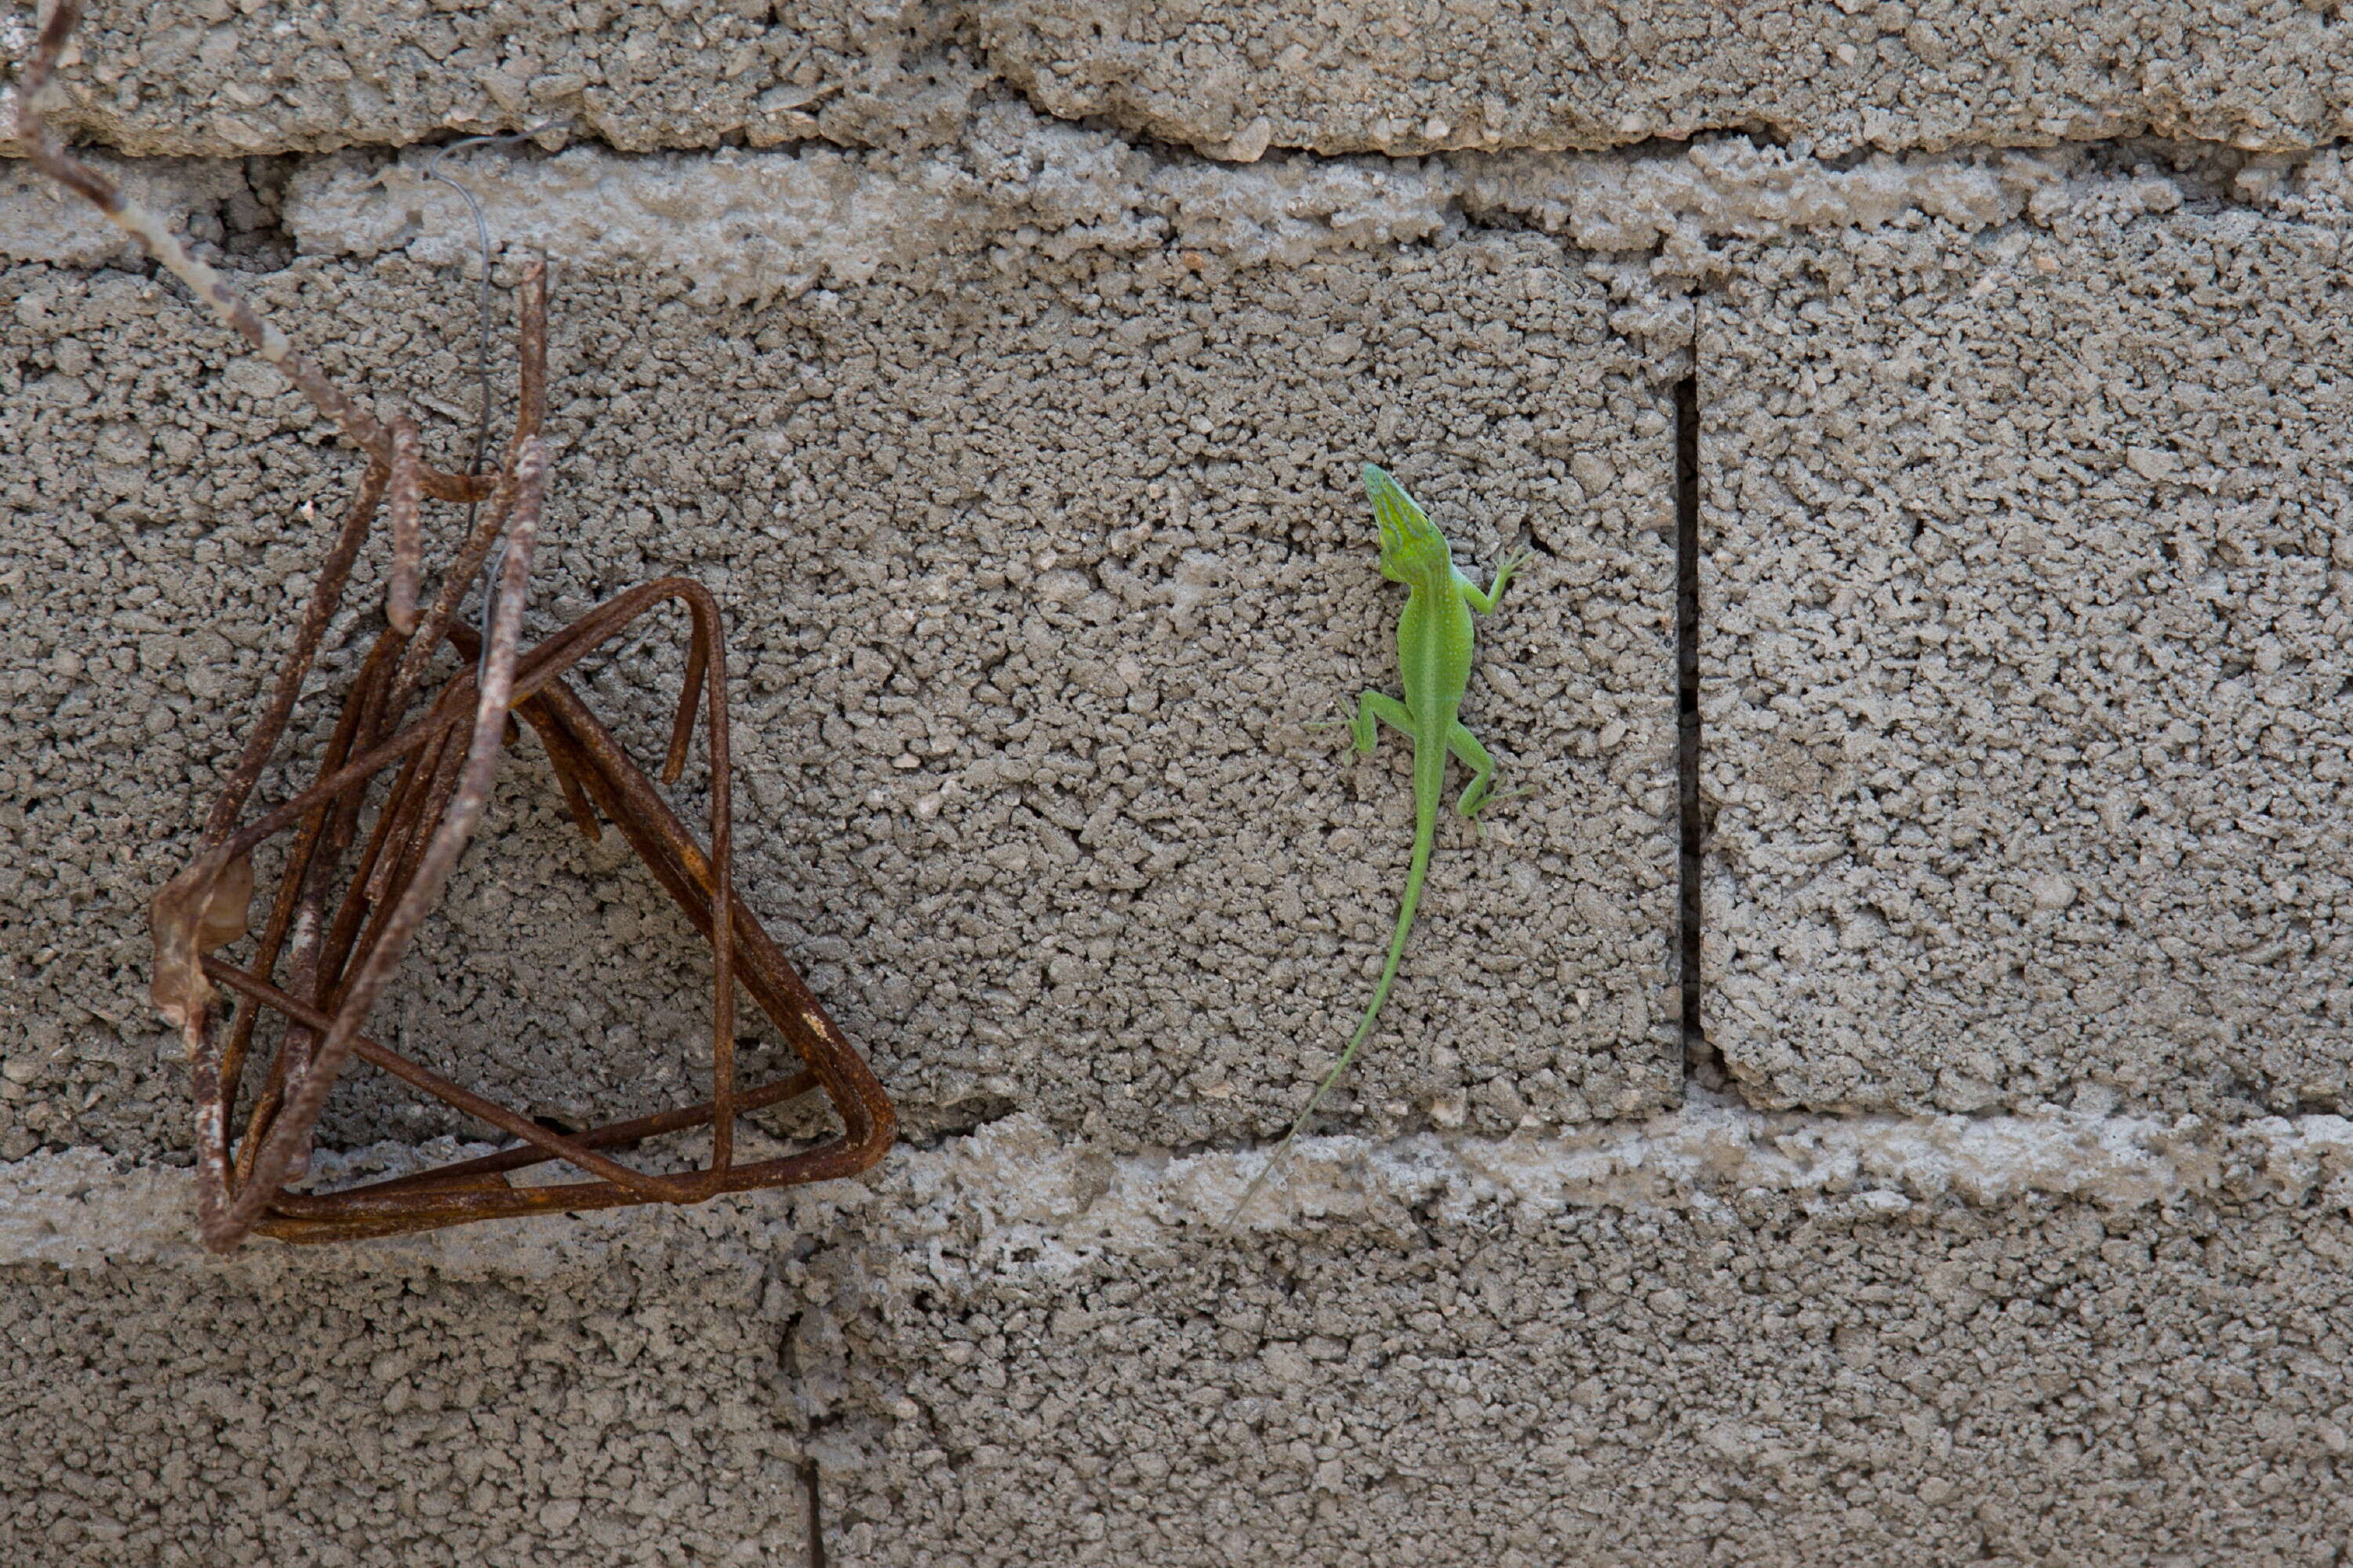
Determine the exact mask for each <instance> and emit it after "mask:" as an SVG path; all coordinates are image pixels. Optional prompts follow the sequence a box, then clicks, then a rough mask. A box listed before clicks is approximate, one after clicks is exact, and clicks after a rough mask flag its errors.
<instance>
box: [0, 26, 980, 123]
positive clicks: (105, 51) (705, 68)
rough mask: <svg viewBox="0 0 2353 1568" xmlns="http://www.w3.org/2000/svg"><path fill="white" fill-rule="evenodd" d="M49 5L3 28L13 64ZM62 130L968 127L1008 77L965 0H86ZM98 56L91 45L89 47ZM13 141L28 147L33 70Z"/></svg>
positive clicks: (62, 75)
mask: <svg viewBox="0 0 2353 1568" xmlns="http://www.w3.org/2000/svg"><path fill="white" fill-rule="evenodd" d="M31 22H32V16H31V15H30V14H29V8H25V9H19V10H17V11H16V12H15V13H13V14H12V16H11V17H10V19H9V21H8V23H7V31H6V32H5V34H0V43H5V48H6V49H7V52H8V55H9V58H11V59H12V60H14V59H15V58H18V57H19V56H20V55H21V54H22V53H23V52H24V50H25V48H26V46H27V45H28V44H29V42H30V40H31V37H32V28H31ZM72 48H73V51H74V53H73V54H69V59H68V62H67V64H66V66H65V68H64V69H62V70H61V71H60V72H59V73H58V80H59V81H60V83H61V84H62V85H63V87H64V89H65V92H66V95H67V96H66V102H65V104H64V105H63V106H61V107H60V109H59V110H58V111H57V120H58V123H59V125H60V127H61V128H63V129H65V130H67V131H68V132H71V133H73V134H74V135H75V136H76V137H77V138H78V139H79V140H83V141H92V142H99V143H104V144H106V145H108V146H111V147H113V148H115V149H117V150H119V151H121V152H124V153H130V154H142V155H149V156H152V155H154V154H199V155H204V156H209V157H228V158H237V157H246V156H250V155H252V154H271V153H309V152H323V151H331V150H332V149H335V148H339V147H358V146H368V145H371V144H381V145H389V146H402V145H406V143H412V142H418V141H424V140H427V139H438V138H439V137H441V136H443V135H445V134H446V133H447V132H449V131H451V130H453V129H454V130H456V131H458V132H460V133H462V134H472V133H480V132H508V131H522V130H537V129H538V128H540V127H542V126H553V127H554V128H555V133H554V135H553V136H551V137H550V138H549V141H550V143H551V144H560V143H563V142H565V141H590V142H598V143H605V144H607V145H608V146H612V147H617V148H621V149H623V150H626V151H629V152H645V151H649V150H652V149H655V148H661V147H715V146H718V145H720V144H721V143H727V142H733V143H736V144H738V145H741V144H744V143H749V144H750V145H752V146H755V147H764V146H769V145H773V144H774V143H778V142H795V141H800V140H804V139H807V138H813V137H823V138H825V139H827V140H829V141H834V142H839V143H846V144H848V145H851V146H881V145H903V144H910V143H912V144H916V145H923V144H929V143H935V142H944V141H950V140H953V139H954V138H955V135H956V134H957V132H959V131H960V130H961V129H962V127H963V125H964V122H965V116H966V115H967V114H968V113H969V112H970V111H971V109H972V107H973V104H974V101H975V99H976V95H977V94H978V92H979V90H980V89H982V88H983V87H984V86H985V85H986V83H987V79H988V76H989V73H988V72H987V70H986V69H983V68H982V67H981V66H980V65H979V64H978V63H977V62H976V58H975V51H974V50H973V48H971V45H970V42H969V39H968V36H967V29H966V28H965V26H964V25H963V24H962V22H961V18H960V17H959V16H958V14H957V13H956V12H955V10H954V9H953V8H951V7H947V6H935V5H907V6H896V7H879V8H878V7H875V6H871V5H854V4H849V3H847V0H807V3H804V4H797V5H789V6H784V7H769V6H744V5H719V6H694V7H691V9H681V8H680V7H678V6H677V5H668V6H664V5H656V4H652V3H650V0H649V3H648V4H642V5H639V4H633V3H631V0H586V4H576V5H512V6H501V7H495V8H491V7H476V8H463V9H454V10H452V9H441V8H424V9H417V8H413V7H405V6H395V5H356V6H355V5H343V4H340V3H338V0H294V3H293V4H290V5H270V6H269V7H268V8H267V9H253V8H247V7H243V6H239V7H237V8H235V9H232V8H231V7H229V6H228V5H225V4H214V5H190V4H174V5H165V6H142V5H124V4H121V3H120V0H96V3H94V4H92V5H89V6H87V7H86V8H85V15H84V16H83V19H82V23H81V26H80V27H79V29H78V30H77V32H76V33H75V35H74V42H73V46H72ZM76 56H78V58H75V57H76ZM0 125H5V132H0V156H15V155H17V154H18V153H19V151H20V150H19V148H18V147H17V145H16V140H15V137H16V98H15V95H14V89H13V84H12V86H11V87H10V88H8V89H5V90H0Z"/></svg>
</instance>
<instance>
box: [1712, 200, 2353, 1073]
mask: <svg viewBox="0 0 2353 1568" xmlns="http://www.w3.org/2000/svg"><path fill="white" fill-rule="evenodd" d="M2141 186H2142V188H2141V189H2140V190H2139V191H2138V193H2137V194H2136V193H2135V192H2134V191H2133V190H2132V188H2131V187H2129V186H2126V187H2118V188H2117V189H2116V191H2115V192H2114V195H2113V196H2112V199H2111V203H2110V204H2108V205H2103V204H2102V203H2099V202H2094V201H2084V202H2081V203H2078V204H2077V205H2075V206H2073V207H2067V208H2065V209H2063V210H2061V211H2055V212H2054V213H2053V214H2052V215H2051V217H2049V227H2048V228H2039V227H2035V226H2023V227H2012V228H2003V229H1999V230H1988V231H1984V232H1980V233H1978V234H1975V235H1972V234H1970V233H1968V232H1965V231H1963V230H1962V229H1960V228H1957V227H1955V226H1953V225H1950V224H1947V223H1945V222H1943V221H1939V220H1934V219H1926V218H1917V219H1914V220H1911V221H1909V222H1905V223H1898V224H1896V225H1894V226H1893V227H1892V228H1891V230H1890V231H1888V232H1885V233H1883V234H1879V235H1870V236H1866V235H1862V234H1855V235H1852V236H1849V237H1847V238H1843V239H1841V240H1836V241H1829V242H1813V243H1800V244H1791V245H1788V246H1784V247H1776V248H1773V249H1762V248H1758V249H1742V250H1739V251H1738V252H1737V253H1736V255H1735V256H1734V257H1733V259H1732V260H1731V263H1730V281H1729V283H1728V284H1727V287H1726V288H1725V292H1724V294H1723V295H1722V297H1721V299H1720V300H1715V301H1711V302H1708V303H1707V304H1706V305H1705V307H1704V310H1703V313H1702V322H1703V325H1702V329H1701V344H1700V350H1699V355H1700V363H1701V366H1702V387H1703V393H1702V396H1703V405H1704V436H1703V440H1702V451H1701V458H1702V464H1703V480H1702V482H1703V487H1704V500H1703V505H1704V516H1703V520H1702V526H1703V530H1704V541H1703V544H1704V548H1703V556H1702V566H1701V589H1700V591H1701V599H1702V602H1703V604H1704V607H1705V609H1704V625H1705V632H1704V648H1703V652H1702V657H1701V668H1702V676H1701V679H1702V708H1703V719H1704V726H1705V739H1704V746H1703V752H1704V769H1705V773H1704V790H1705V793H1706V796H1707V800H1708V808H1709V810H1710V811H1711V813H1712V818H1713V827H1712V835H1713V836H1712V850H1711V853H1710V859H1709V863H1708V880H1707V888H1706V895H1707V915H1706V923H1707V930H1708V939H1707V943H1706V947H1705V957H1706V964H1707V1003H1706V1022H1707V1028H1708V1032H1709V1035H1710V1038H1711V1040H1712V1041H1713V1042H1714V1044H1715V1048H1716V1049H1717V1051H1718V1052H1720V1053H1721V1054H1722V1055H1723V1056H1724V1058H1725V1061H1726V1062H1727V1063H1728V1064H1729V1065H1730V1066H1731V1067H1732V1069H1733V1070H1734V1072H1735V1073H1736V1075H1738V1077H1739V1078H1740V1080H1741V1082H1742V1084H1743V1086H1744V1087H1746V1090H1747V1091H1748V1092H1750V1093H1752V1094H1754V1095H1756V1096H1757V1097H1759V1099H1760V1100H1761V1101H1763V1102H1764V1103H1767V1104H1772V1105H1782V1106H1788V1105H1802V1106H1809V1107H1816V1108H1820V1109H1834V1108H1852V1107H1905V1108H1926V1107H1942V1108H1945V1109H1948V1110H1978V1109H1983V1108H1985V1107H1992V1106H2005V1105H2009V1106H2015V1105H2022V1104H2028V1103H2031V1102H2032V1101H2034V1100H2037V1099H2055V1100H2059V1101H2061V1102H2062V1103H2065V1102H2067V1101H2068V1099H2069V1097H2073V1096H2087V1097H2091V1100H2092V1102H2093V1103H2094V1104H2103V1105H2113V1104H2116V1103H2117V1101H2118V1100H2119V1098H2121V1099H2122V1100H2123V1101H2124V1102H2126V1103H2127V1104H2129V1105H2132V1106H2139V1107H2160V1108H2164V1109H2167V1110H2171V1111H2196V1112H2200V1113H2201V1114H2210V1115H2211V1114H2216V1113H2221V1114H2244V1113H2245V1112H2247V1111H2250V1110H2253V1111H2255V1112H2257V1113H2260V1112H2261V1111H2262V1110H2264V1109H2272V1110H2290V1109H2294V1108H2295V1107H2299V1106H2303V1107H2308V1108H2317V1107H2327V1108H2332V1109H2333V1108H2337V1107H2341V1106H2343V1105H2344V1104H2345V1103H2346V1102H2347V1098H2348V1083H2347V1068H2348V1061H2353V990H2348V986H2347V973H2348V969H2347V960H2348V955H2353V924H2348V922H2353V845H2348V836H2347V815H2346V808H2345V794H2344V791H2345V783H2346V779H2347V776H2348V759H2347V752H2348V746H2353V658H2348V639H2353V486H2348V481H2347V478H2346V475H2345V472H2344V466H2343V462H2342V455H2343V441H2344V431H2345V429H2346V425H2347V420H2348V416H2353V387H2348V381H2347V379H2346V369H2345V367H2346V365H2347V364H2348V350H2353V302H2348V295H2347V293H2346V291H2345V289H2344V287H2343V256H2344V245H2345V235H2346V232H2347V228H2346V225H2345V224H2344V222H2343V221H2342V209H2341V206H2336V205H2333V204H2334V203H2335V202H2336V201H2337V197H2336V196H2333V195H2332V194H2331V192H2330V191H2329V190H2328V189H2325V188H2316V191H2315V192H2314V193H2313V194H2312V195H2311V196H2309V197H2308V199H2306V198H2299V199H2300V200H2304V201H2305V207H2306V209H2307V216H2306V217H2290V216H2286V215H2285V214H2284V212H2275V211H2267V210H2263V209H2262V208H2253V209H2250V208H2227V207H2214V206H2211V205H2209V204H2206V203H2202V202H2190V203H2187V204H2184V203H2182V202H2181V200H2180V194H2179V190H2178V189H2177V188H2176V187H2175V186H2174V185H2172V183H2171V182H2170V181H2169V180H2168V179H2167V178H2166V177H2165V176H2164V175H2163V173H2162V171H2161V170H2160V171H2153V172H2151V173H2150V174H2149V175H2147V178H2146V179H2145V180H2144V181H2143V182H2141ZM2117 201H2121V202H2122V203H2123V207H2122V210H2118V207H2116V205H2114V204H2115V203H2116V202H2117ZM2151 208H2153V209H2155V210H2153V211H2152V210H2147V209H2151ZM2311 214H2320V215H2321V216H2319V217H2314V216H2310V215H2311Z"/></svg>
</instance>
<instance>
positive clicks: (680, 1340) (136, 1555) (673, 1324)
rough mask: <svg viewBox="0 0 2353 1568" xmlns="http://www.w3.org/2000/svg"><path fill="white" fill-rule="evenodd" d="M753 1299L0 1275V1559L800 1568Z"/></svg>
mask: <svg viewBox="0 0 2353 1568" xmlns="http://www.w3.org/2000/svg"><path fill="white" fill-rule="evenodd" d="M761 1288H762V1287H761V1282H760V1279H759V1277H758V1276H756V1275H752V1276H745V1275H744V1274H742V1273H741V1272H738V1273H737V1274H735V1275H734V1276H733V1277H716V1276H714V1277H707V1278H704V1279H702V1280H699V1281H698V1280H695V1279H694V1278H693V1277H692V1275H691V1269H690V1270H670V1271H665V1272H661V1273H658V1274H656V1275H654V1276H652V1277H650V1278H648V1277H638V1276H636V1275H634V1274H632V1273H629V1272H628V1271H624V1272H622V1273H620V1274H619V1275H615V1274H612V1273H607V1272H602V1271H596V1270H591V1269H575V1270H574V1271H573V1272H572V1273H571V1274H570V1276H569V1277H554V1278H552V1279H542V1280H531V1279H518V1278H514V1277H473V1278H468V1277H462V1275H461V1273H460V1272H459V1271H454V1270H449V1269H447V1268H442V1267H437V1268H434V1269H432V1270H429V1271H428V1270H416V1271H411V1272H407V1273H405V1274H404V1272H403V1271H401V1270H399V1269H398V1268H397V1267H394V1268H387V1269H385V1270H384V1271H382V1272H371V1271H367V1270H364V1269H363V1270H360V1271H354V1270H353V1268H352V1267H351V1266H350V1264H349V1262H348V1261H347V1260H343V1259H338V1260H336V1262H335V1263H334V1264H333V1265H332V1266H329V1267H327V1268H325V1269H323V1270H322V1269H319V1268H318V1267H317V1266H316V1263H315V1261H314V1262H313V1264H312V1266H311V1268H309V1269H302V1268H294V1267H288V1266H284V1265H283V1262H282V1260H278V1259H270V1260H268V1261H262V1262H259V1263H256V1264H253V1265H246V1266H237V1265H232V1266H218V1265H214V1266H206V1265H191V1266H185V1267H181V1268H166V1269H158V1268H154V1267H137V1266H121V1265H116V1266H108V1267H101V1268H98V1269H90V1270H76V1271H71V1272H69V1271H66V1270H61V1269H58V1268H55V1267H53V1266H42V1265H34V1264H22V1265H16V1266H8V1267H5V1268H0V1367H5V1379H0V1386H4V1387H5V1390H6V1393H5V1394H0V1422H5V1424H6V1425H7V1428H8V1430H9V1432H10V1433H11V1440H10V1446H9V1447H10V1454H9V1458H10V1465H9V1469H10V1474H9V1476H8V1478H7V1479H6V1480H5V1481H0V1562H5V1563H11V1564H26V1565H27V1568H29V1565H31V1564H36V1563H60V1564H62V1563H92V1564H114V1563H174V1564H198V1563H318V1564H321V1565H322V1568H355V1565H357V1564H362V1563H371V1564H386V1565H397V1568H411V1565H413V1564H421V1563H447V1564H452V1565H455V1564H462V1563H532V1564H542V1563H543V1564H557V1563H586V1562H595V1563H624V1562H628V1563H798V1562H801V1561H804V1560H806V1558H807V1551H808V1547H807V1542H808V1518H809V1513H808V1493H807V1489H806V1487H805V1485H804V1483H803V1477H804V1474H805V1472H804V1470H803V1467H802V1465H801V1461H800V1459H799V1457H798V1446H797V1443H794V1442H793V1441H792V1440H791V1439H789V1438H788V1437H786V1436H783V1435H782V1434H781V1433H780V1432H779V1430H778V1426H777V1423H776V1419H775V1417H774V1415H773V1414H772V1411H771V1409H770V1406H771V1405H772V1404H774V1402H775V1400H776V1397H777V1387H778V1383H779V1381H780V1378H779V1373H780V1365H779V1361H778V1356H779V1353H780V1345H781V1340H780V1339H779V1337H778V1327H777V1325H776V1324H775V1323H773V1322H769V1321H765V1320H764V1319H762V1317H761V1315H760V1313H759V1311H758V1307H759V1302H760V1291H761Z"/></svg>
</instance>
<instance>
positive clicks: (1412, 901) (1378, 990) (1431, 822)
mask: <svg viewBox="0 0 2353 1568" xmlns="http://www.w3.org/2000/svg"><path fill="white" fill-rule="evenodd" d="M1437 836H1438V822H1437V819H1436V813H1434V812H1433V813H1431V814H1430V818H1429V819H1428V820H1426V821H1418V822H1416V823H1415V824H1414V835H1413V868H1412V869H1411V870H1410V871H1409V872H1407V873H1406V878H1405V896H1404V897H1403V898H1401V899H1399V900H1398V917H1397V929H1396V930H1395V931H1394V932H1392V933H1391V934H1390V936H1389V956H1388V962H1386V963H1384V964H1383V965H1381V982H1380V984H1378V985H1377V986H1375V987H1374V988H1373V1000H1372V1001H1371V1003H1370V1004H1369V1005H1367V1006H1366V1009H1365V1016H1364V1018H1363V1020H1362V1021H1361V1022H1358V1023H1357V1025H1356V1033H1355V1034H1354V1035H1353V1036H1351V1037H1350V1038H1349V1041H1348V1048H1347V1049H1346V1050H1345V1051H1343V1052H1341V1053H1340V1059H1339V1060H1338V1061H1337V1062H1335V1063H1334V1064H1333V1065H1332V1070H1331V1071H1330V1072H1328V1073H1326V1074H1324V1081H1323V1082H1322V1083H1320V1084H1318V1085H1316V1086H1315V1092H1314V1094H1312V1095H1310V1096H1308V1097H1307V1105H1306V1108H1304V1109H1303V1110H1302V1111H1301V1112H1300V1113H1299V1119H1298V1120H1296V1121H1294V1122H1293V1123H1292V1124H1291V1130H1290V1131H1289V1132H1286V1133H1284V1134H1283V1135H1282V1142H1281V1143H1279V1144H1276V1145H1275V1147H1274V1154H1273V1157H1272V1158H1271V1159H1270V1160H1267V1162H1266V1166H1265V1169H1263V1170H1261V1171H1260V1172H1259V1173H1258V1174H1257V1175H1256V1176H1255V1177H1253V1178H1252V1179H1251V1181H1250V1185H1249V1186H1248V1187H1246V1188H1244V1189H1243V1191H1242V1199H1241V1202H1239V1203H1236V1204H1235V1205H1234V1212H1233V1213H1230V1214H1229V1215H1227V1216H1226V1224H1227V1226H1228V1228H1229V1229H1230V1228H1231V1227H1232V1226H1234V1225H1235V1224H1239V1223H1240V1220H1241V1217H1242V1211H1243V1210H1244V1209H1247V1208H1249V1207H1250V1200H1251V1199H1252V1198H1255V1197H1257V1196H1258V1190H1259V1189H1260V1188H1261V1187H1263V1186H1265V1185H1266V1184H1267V1181H1269V1179H1271V1177H1272V1176H1273V1175H1274V1173H1275V1171H1276V1170H1277V1168H1279V1167H1280V1166H1281V1165H1282V1157H1283V1155H1285V1154H1286V1153H1288V1152H1290V1150H1291V1145H1292V1142H1293V1139H1297V1138H1298V1136H1299V1129H1300V1128H1303V1127H1305V1126H1306V1125H1307V1118H1309V1117H1311V1116H1314V1114H1315V1107H1317V1106H1318V1105H1321V1104H1322V1103H1323V1101H1324V1093H1325V1091H1326V1090H1328V1089H1330V1088H1331V1086H1333V1085H1334V1084H1335V1082H1337V1081H1338V1080H1339V1076H1340V1075H1341V1074H1343V1073H1345V1072H1346V1071H1347V1070H1348V1064H1349V1063H1351V1062H1353V1061H1355V1060H1356V1053H1357V1052H1358V1051H1360V1050H1362V1049H1363V1048H1364V1044H1365V1040H1366V1037H1367V1036H1368V1035H1370V1034H1371V1033H1372V1032H1373V1020H1375V1019H1377V1018H1378V1017H1379V1016H1380V1015H1381V1003H1383V1002H1385V1001H1388V999H1389V987H1390V986H1391V985H1393V984H1395V983H1396V981H1397V972H1398V959H1402V958H1403V957H1405V939H1406V936H1407V933H1409V932H1410V931H1411V930H1412V929H1413V912H1414V910H1415V909H1417V908H1419V906H1420V905H1421V879H1422V876H1423V874H1425V873H1427V872H1428V871H1429V870H1430V842H1431V841H1432V840H1433V839H1435V838H1436V837H1437Z"/></svg>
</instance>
